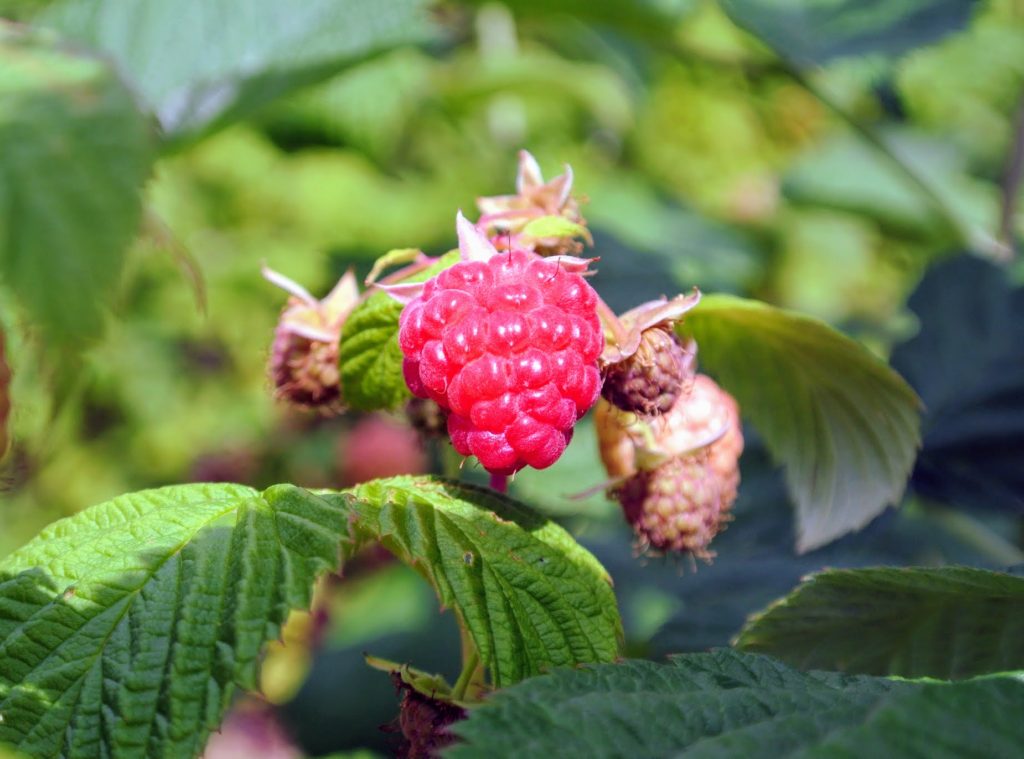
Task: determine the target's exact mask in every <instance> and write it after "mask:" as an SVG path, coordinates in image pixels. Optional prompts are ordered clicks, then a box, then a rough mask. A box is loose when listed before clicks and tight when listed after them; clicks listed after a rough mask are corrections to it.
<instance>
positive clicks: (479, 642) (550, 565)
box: [323, 477, 622, 687]
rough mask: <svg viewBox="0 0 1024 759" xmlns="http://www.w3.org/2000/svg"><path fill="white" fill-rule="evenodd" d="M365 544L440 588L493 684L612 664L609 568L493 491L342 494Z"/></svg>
mask: <svg viewBox="0 0 1024 759" xmlns="http://www.w3.org/2000/svg"><path fill="white" fill-rule="evenodd" d="M323 497H324V498H325V499H327V500H329V501H330V500H336V499H339V498H341V499H344V500H345V501H346V502H348V503H349V508H350V509H351V510H352V511H353V517H352V524H353V530H354V533H355V536H356V537H360V538H361V539H362V540H364V541H366V540H379V541H380V542H381V543H382V544H383V545H384V546H385V547H386V548H388V549H389V550H390V551H392V552H393V553H395V554H396V555H397V556H399V557H400V558H401V559H402V560H403V561H405V562H406V563H408V564H411V565H412V566H414V567H415V568H416V569H417V570H418V571H419V572H420V573H421V574H423V575H424V576H425V577H426V578H427V579H428V580H429V581H430V582H431V584H433V586H434V588H435V589H436V590H437V593H438V596H439V598H440V600H441V603H442V604H443V605H444V606H448V607H451V608H452V609H454V611H455V613H456V614H457V615H458V616H459V617H460V619H461V620H462V621H463V622H464V624H465V626H466V627H467V628H468V630H469V632H470V635H471V636H472V638H473V642H474V643H475V644H476V647H477V650H478V651H479V653H480V658H481V661H482V662H483V663H484V664H485V666H486V667H487V668H488V670H489V671H490V674H491V678H492V680H493V682H494V684H495V685H496V686H498V687H503V686H506V685H509V684H511V683H514V682H517V681H519V680H521V679H523V678H524V677H529V676H531V675H535V674H537V673H539V672H542V671H544V670H545V669H547V668H550V667H555V666H559V665H572V664H577V663H581V662H605V661H612V660H614V659H615V657H616V655H617V654H618V646H619V641H620V638H621V634H622V633H621V626H620V622H619V615H618V611H617V607H616V603H615V594H614V593H613V592H612V588H611V581H610V579H609V577H608V574H607V573H606V572H605V570H604V568H603V567H602V566H601V565H600V564H599V563H598V561H597V560H596V559H595V558H594V557H593V556H592V555H591V554H590V553H589V552H587V551H586V550H585V549H584V548H582V547H581V546H580V545H579V544H578V543H576V541H575V540H573V538H572V536H571V535H569V533H567V532H566V531H565V530H564V529H562V528H561V527H559V526H558V525H556V524H555V523H554V522H551V521H549V520H547V519H545V518H544V517H542V516H540V515H539V514H537V513H536V512H534V511H532V510H530V509H528V508H527V507H525V506H523V505H522V504H519V503H517V502H516V501H513V500H512V499H510V498H507V497H505V496H502V495H499V494H497V493H495V492H494V491H492V490H488V489H484V488H477V487H473V486H470V485H466V484H461V483H455V482H450V481H446V480H440V479H436V478H430V477H396V478H392V479H389V480H379V481H376V482H371V483H367V484H365V485H359V486H357V487H355V488H352V489H350V490H347V491H345V492H344V493H342V494H335V495H326V494H325V495H324V496H323Z"/></svg>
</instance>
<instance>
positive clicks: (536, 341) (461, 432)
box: [398, 215, 604, 475]
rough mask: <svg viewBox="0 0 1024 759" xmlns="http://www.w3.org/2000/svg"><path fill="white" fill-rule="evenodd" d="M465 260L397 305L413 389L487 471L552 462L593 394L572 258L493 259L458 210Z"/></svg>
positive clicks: (599, 337)
mask: <svg viewBox="0 0 1024 759" xmlns="http://www.w3.org/2000/svg"><path fill="white" fill-rule="evenodd" d="M459 236H460V249H461V250H462V251H463V258H464V260H463V261H461V262H459V263H457V264H455V265H454V266H452V267H451V268H449V269H446V270H445V271H443V272H441V273H440V274H439V275H437V276H436V277H434V278H433V279H431V280H429V281H427V282H426V283H425V284H424V285H423V288H422V291H421V293H420V294H419V295H418V296H416V297H415V298H413V299H412V300H411V301H410V302H409V303H408V304H407V305H406V307H405V309H403V311H402V315H401V318H400V321H399V333H398V342H399V345H400V346H401V349H402V353H403V354H404V356H405V361H404V363H403V372H404V375H405V380H406V384H407V385H408V386H409V389H410V390H411V391H412V393H413V395H416V396H418V397H420V398H430V399H432V400H434V401H436V402H437V404H438V405H439V406H441V408H443V409H445V410H446V411H447V412H449V413H448V434H449V436H450V437H451V440H452V445H453V446H454V447H455V449H456V450H457V451H458V452H459V453H461V454H462V455H464V456H469V455H473V456H476V457H477V458H478V459H479V460H480V463H481V464H482V465H483V466H484V468H485V469H487V470H488V471H489V472H491V473H492V474H495V475H508V474H512V473H513V472H516V471H518V470H519V469H522V468H523V467H524V466H532V467H535V468H537V469H543V468H545V467H548V466H550V465H551V464H553V463H554V462H555V461H556V460H557V459H558V457H559V456H561V455H562V451H564V450H565V446H566V445H567V444H568V442H569V439H570V437H571V435H572V429H573V426H574V425H575V423H576V420H577V419H579V418H580V417H581V416H582V415H583V414H584V413H586V411H587V410H588V409H589V408H590V407H591V406H592V405H593V404H594V401H596V400H597V396H598V394H599V393H600V390H601V377H600V373H599V371H598V369H597V358H598V356H599V355H600V354H601V350H602V349H603V348H604V334H603V332H602V330H601V323H600V320H599V319H598V316H597V294H596V293H595V292H594V291H593V289H592V288H591V287H590V285H589V284H587V282H586V281H585V280H584V279H583V277H581V276H580V275H579V274H577V273H575V272H574V271H571V270H570V269H571V268H576V269H581V268H583V266H585V262H581V261H580V260H579V259H564V258H562V259H544V258H541V257H540V256H538V255H537V254H535V253H531V252H528V251H524V250H513V251H509V252H508V253H501V254H498V253H497V252H496V251H495V250H494V248H493V246H491V245H490V243H488V242H487V240H486V239H485V238H483V237H482V235H480V233H479V232H478V231H477V230H476V229H475V228H474V227H473V226H472V225H471V224H470V223H469V222H468V221H466V220H465V219H463V218H462V217H461V215H460V217H459Z"/></svg>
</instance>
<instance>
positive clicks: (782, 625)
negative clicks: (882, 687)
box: [737, 567, 1024, 678]
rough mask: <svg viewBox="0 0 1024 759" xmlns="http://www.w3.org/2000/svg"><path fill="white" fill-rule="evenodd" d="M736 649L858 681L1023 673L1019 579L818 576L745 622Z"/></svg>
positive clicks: (918, 572) (1022, 582) (879, 573)
mask: <svg viewBox="0 0 1024 759" xmlns="http://www.w3.org/2000/svg"><path fill="white" fill-rule="evenodd" d="M737 645H738V646H739V647H740V648H742V649H744V650H746V651H755V652H760V653H766V654H772V655H773V656H778V657H780V658H782V659H784V660H785V661H787V662H790V663H792V664H794V665H796V666H798V667H801V668H804V669H812V668H823V669H839V670H842V671H844V672H852V673H862V674H875V675H902V676H905V677H939V678H963V677H971V676H974V675H979V674H985V673H988V672H1000V671H1004V670H1010V669H1024V578H1020V577H1013V576H1011V575H1007V574H1001V573H999V572H988V571H985V570H981V569H969V568H966V567H941V568H934V569H932V568H927V569H926V568H902V569H898V568H890V567H885V568H876V569H849V570H826V571H824V572H820V573H818V574H814V575H811V576H810V577H809V578H808V579H807V580H806V581H805V582H804V584H803V585H801V586H800V587H799V588H797V589H796V590H795V591H793V592H792V593H791V594H789V595H788V596H786V597H785V598H783V599H781V600H779V601H777V602H776V603H774V604H773V605H772V606H770V607H768V609H767V610H766V611H764V612H762V613H761V614H759V615H757V616H755V617H753V618H752V619H751V621H750V622H749V623H748V624H747V626H746V627H745V628H744V630H743V632H742V633H740V636H739V639H738V641H737Z"/></svg>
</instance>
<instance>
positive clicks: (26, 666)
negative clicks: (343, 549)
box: [0, 485, 347, 757]
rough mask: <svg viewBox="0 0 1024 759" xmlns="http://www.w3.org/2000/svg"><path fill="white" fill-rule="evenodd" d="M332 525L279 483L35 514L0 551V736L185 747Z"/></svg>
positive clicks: (102, 750)
mask: <svg viewBox="0 0 1024 759" xmlns="http://www.w3.org/2000/svg"><path fill="white" fill-rule="evenodd" d="M346 528H347V525H346V521H345V514H344V512H343V511H341V510H338V509H335V508H331V507H330V506H329V505H328V504H326V503H324V502H323V501H321V500H320V499H316V498H313V497H311V496H310V495H309V494H308V493H305V492H304V491H300V490H299V489H297V488H293V487H291V486H286V485H282V486H276V487H273V488H270V489H269V490H266V491H264V492H263V493H259V492H257V491H255V490H252V489H251V488H247V487H242V486H239V485H183V486H175V487H168V488H162V489H159V490H149V491H144V492H140V493H135V494H132V495H127V496H123V497H120V498H115V499H114V500H112V501H108V502H106V503H103V504H100V505H98V506H94V507H92V508H90V509H87V510H85V511H83V512H82V513H80V514H78V515H76V516H73V517H70V518H68V519H64V520H61V521H60V522H57V523H56V524H54V525H52V526H50V527H49V528H47V529H46V530H44V531H43V532H42V533H41V534H40V535H39V536H38V537H37V538H35V539H34V540H33V541H32V542H30V543H29V544H28V545H26V546H25V547H24V548H22V549H21V550H19V551H17V552H15V553H14V554H12V555H11V556H10V557H8V558H7V559H5V560H4V561H3V562H0V714H2V715H3V720H2V721H0V742H6V743H9V744H11V745H13V746H14V747H16V748H17V749H19V750H21V751H24V752H25V753H27V754H29V755H31V756H39V757H42V756H69V757H91V756H111V755H117V756H166V757H192V756H195V755H196V754H198V753H199V752H200V751H201V750H202V748H203V745H204V743H205V740H206V738H207V736H208V735H209V732H210V730H211V729H213V728H215V727H216V726H217V724H218V723H219V721H220V718H221V716H222V715H223V712H224V709H225V708H226V707H227V705H228V704H229V703H230V700H231V696H232V694H233V691H234V689H235V687H236V686H240V687H244V688H250V689H251V688H254V687H255V686H256V671H257V663H258V660H259V654H260V649H261V647H262V646H263V644H264V642H266V641H267V640H269V639H271V638H274V637H276V636H277V634H278V631H279V629H280V625H281V624H282V623H283V622H284V620H285V617H286V616H287V614H288V612H289V610H290V609H294V608H302V607H306V606H308V604H309V601H310V595H311V592H312V586H313V581H314V578H315V577H316V575H318V574H319V573H321V572H324V571H327V570H329V569H333V568H335V567H336V566H337V556H338V541H339V538H340V536H342V535H344V534H345V532H346Z"/></svg>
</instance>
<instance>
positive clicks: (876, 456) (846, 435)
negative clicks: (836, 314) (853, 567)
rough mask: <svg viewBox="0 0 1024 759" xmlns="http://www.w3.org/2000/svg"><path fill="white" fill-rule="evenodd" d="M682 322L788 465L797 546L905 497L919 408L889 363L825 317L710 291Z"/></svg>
mask: <svg viewBox="0 0 1024 759" xmlns="http://www.w3.org/2000/svg"><path fill="white" fill-rule="evenodd" d="M683 328H684V330H685V331H686V332H688V333H689V334H691V335H692V336H693V337H695V338H696V339H697V342H698V344H699V346H700V353H699V359H700V362H701V364H702V365H703V366H704V367H705V368H706V369H708V370H709V371H710V372H711V373H713V374H716V375H717V376H718V377H719V378H720V380H721V382H722V384H723V385H724V387H725V389H726V390H728V391H729V392H730V393H732V394H733V395H735V396H736V398H737V400H738V401H739V404H740V408H741V410H742V413H743V414H744V415H745V416H747V417H749V418H750V419H751V420H752V421H753V422H754V424H755V425H756V426H757V428H758V431H759V432H761V434H762V435H763V436H764V439H765V442H766V443H767V445H768V449H769V450H770V451H771V452H772V455H773V456H774V457H775V458H776V459H777V460H778V461H779V462H780V463H782V464H785V465H786V481H787V483H788V485H789V489H790V492H791V494H792V496H793V498H794V500H795V501H796V507H797V549H798V550H800V551H807V550H810V549H813V548H817V547H818V546H821V545H824V544H826V543H828V542H829V541H831V540H834V539H835V538H837V537H839V536H840V535H843V534H845V533H847V532H850V531H852V530H857V529H860V528H861V527H863V526H864V525H865V524H867V523H868V522H869V521H871V520H872V519H873V518H875V517H876V516H877V515H878V514H879V513H881V512H882V510H884V509H885V507H886V505H888V504H896V503H898V502H899V499H900V497H901V496H902V493H903V489H904V486H905V484H906V480H907V475H908V474H909V472H910V467H911V465H912V464H913V462H914V455H915V453H916V450H917V445H918V442H919V438H918V429H919V424H920V419H919V411H918V405H919V404H918V401H917V398H916V396H915V395H914V392H913V391H912V390H911V389H910V388H909V387H908V386H907V384H906V383H905V382H904V381H903V380H902V379H901V378H900V376H899V375H898V374H896V373H895V372H893V371H892V370H891V369H890V368H889V367H887V366H886V365H885V364H884V363H883V362H882V361H880V360H879V359H877V358H876V357H875V356H873V355H871V354H870V353H869V352H868V351H867V350H866V349H865V348H864V347H862V346H861V345H859V344H858V343H856V342H854V341H853V340H851V339H850V338H848V337H846V336H844V335H842V334H841V333H839V332H837V331H836V330H834V329H832V328H831V327H829V326H828V325H826V324H825V323H824V322H820V321H818V320H816V319H812V318H810V317H807V316H802V315H800V314H796V313H792V312H789V311H783V310H780V309H776V308H772V307H771V306H768V305H766V304H764V303H759V302H756V301H750V300H744V299H741V298H734V297H731V296H726V295H713V296H707V297H705V298H704V299H703V300H702V301H701V303H700V305H699V306H698V307H697V308H696V309H694V310H693V311H691V312H690V313H689V314H688V315H687V317H686V320H685V323H684V325H683Z"/></svg>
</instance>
